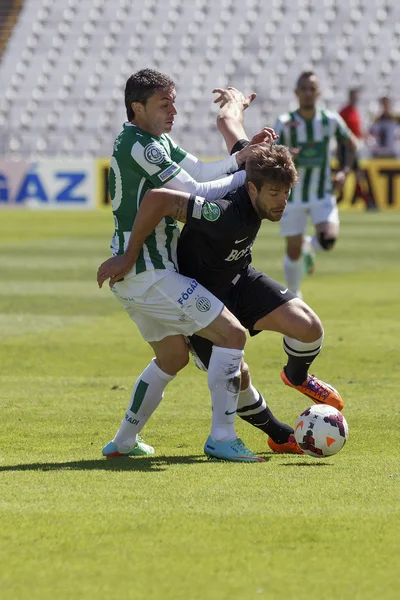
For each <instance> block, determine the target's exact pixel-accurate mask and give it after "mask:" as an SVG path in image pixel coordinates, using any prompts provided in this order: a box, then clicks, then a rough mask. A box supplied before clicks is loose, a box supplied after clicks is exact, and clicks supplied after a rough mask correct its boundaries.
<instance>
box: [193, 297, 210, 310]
mask: <svg viewBox="0 0 400 600" xmlns="http://www.w3.org/2000/svg"><path fill="white" fill-rule="evenodd" d="M196 308H197V310H199V311H200V312H207V311H209V310H210V308H211V302H210V300H209V299H208V298H206V297H205V296H201V297H200V298H198V299H197V300H196Z"/></svg>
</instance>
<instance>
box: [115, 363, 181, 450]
mask: <svg viewBox="0 0 400 600" xmlns="http://www.w3.org/2000/svg"><path fill="white" fill-rule="evenodd" d="M174 377H175V375H168V374H167V373H164V371H162V370H161V369H160V368H159V367H158V366H157V365H156V361H155V359H154V358H153V360H152V361H151V363H150V364H149V365H148V366H147V367H146V368H145V370H144V371H143V373H142V374H141V375H139V377H138V378H137V380H136V383H135V385H134V388H133V390H132V395H131V399H130V401H129V406H128V409H127V411H126V414H125V418H124V420H123V421H122V423H121V426H120V428H119V429H118V431H117V434H116V436H115V437H114V440H113V441H114V443H115V445H116V446H117V448H118V450H119V451H120V452H126V451H127V450H130V449H131V448H133V447H134V446H135V445H136V441H137V434H138V433H139V432H140V431H141V430H142V429H143V427H144V426H145V424H146V423H147V421H148V420H149V418H150V417H151V415H152V414H153V412H154V411H155V410H156V408H157V406H158V405H159V404H160V402H161V399H162V397H163V395H164V389H165V387H166V385H167V383H169V382H170V381H172V380H173V379H174Z"/></svg>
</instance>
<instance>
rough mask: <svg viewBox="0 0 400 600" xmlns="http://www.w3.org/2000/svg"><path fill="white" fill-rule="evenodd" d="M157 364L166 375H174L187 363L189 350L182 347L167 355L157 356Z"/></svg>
mask: <svg viewBox="0 0 400 600" xmlns="http://www.w3.org/2000/svg"><path fill="white" fill-rule="evenodd" d="M156 362H157V366H158V367H160V369H161V370H162V371H164V373H168V375H175V374H176V373H178V372H179V371H181V370H182V369H184V368H185V367H186V365H187V364H188V363H189V350H188V349H187V348H182V349H180V350H179V351H175V352H173V353H171V354H170V355H169V356H167V355H164V356H157V358H156Z"/></svg>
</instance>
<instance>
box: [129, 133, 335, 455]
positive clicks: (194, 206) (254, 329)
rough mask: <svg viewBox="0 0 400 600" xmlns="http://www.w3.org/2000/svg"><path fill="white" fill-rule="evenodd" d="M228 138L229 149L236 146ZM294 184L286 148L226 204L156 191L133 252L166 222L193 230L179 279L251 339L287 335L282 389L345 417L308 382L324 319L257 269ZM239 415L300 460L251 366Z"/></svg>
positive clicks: (256, 160)
mask: <svg viewBox="0 0 400 600" xmlns="http://www.w3.org/2000/svg"><path fill="white" fill-rule="evenodd" d="M220 130H221V129H220ZM221 132H222V133H223V134H225V132H224V131H222V130H221ZM224 137H225V140H226V141H227V138H229V136H225V135H224ZM236 137H238V136H236ZM231 139H232V138H231ZM234 141H235V140H234ZM236 142H237V143H236V147H232V143H231V144H228V141H227V145H228V148H229V149H230V150H231V151H236V150H237V149H238V148H240V147H242V146H243V144H245V143H246V141H241V142H239V141H238V140H236ZM229 146H230V147H229ZM234 146H235V144H234ZM295 182H296V170H295V167H294V164H293V161H292V159H291V156H290V152H289V150H288V149H287V148H285V147H284V146H277V145H275V146H271V145H265V146H264V147H258V148H257V149H255V150H254V151H253V153H252V154H251V156H250V158H248V159H247V162H246V183H245V185H244V186H242V187H241V188H239V189H238V190H237V191H236V192H233V193H232V194H229V195H228V196H227V197H226V198H224V199H221V200H216V201H213V202H207V201H205V200H204V199H203V198H199V197H195V196H189V195H188V194H185V193H182V192H178V191H172V190H151V191H149V192H148V193H147V195H146V197H145V198H144V199H143V201H142V203H141V207H140V210H139V212H138V216H137V219H136V221H135V225H134V228H133V230H132V235H131V241H130V245H132V246H134V245H135V243H136V244H137V245H138V246H140V244H141V242H142V241H144V240H145V238H146V237H147V235H148V232H150V231H151V230H152V229H153V228H154V226H155V225H156V224H157V223H158V222H159V221H160V220H161V219H162V218H163V217H164V216H165V215H169V216H171V217H173V218H175V219H177V220H178V221H181V222H184V223H186V225H185V227H184V228H183V231H182V233H181V236H180V240H179V244H178V264H179V270H180V272H181V273H183V274H184V275H186V276H190V277H192V278H193V279H195V280H196V281H199V282H200V283H201V284H202V285H204V286H205V287H206V288H207V289H209V291H211V292H212V293H213V294H214V295H215V296H217V297H218V298H219V299H220V300H222V301H223V302H224V304H225V306H226V307H227V308H228V309H229V310H230V311H231V312H232V313H233V314H234V315H235V316H236V317H237V318H238V319H239V321H240V322H241V323H242V325H243V326H244V327H246V328H247V329H248V331H249V333H250V335H251V336H253V335H257V334H258V333H259V332H260V331H263V330H270V331H276V332H279V333H281V334H283V336H284V337H283V344H284V349H285V352H286V353H287V355H288V361H287V364H286V365H285V367H284V368H283V370H282V373H281V378H282V381H283V382H284V383H285V384H286V385H288V386H291V387H294V388H296V389H297V390H299V391H300V392H302V393H303V394H305V395H306V396H308V397H309V398H311V399H312V400H313V401H314V402H316V403H323V404H330V405H332V406H334V407H335V408H338V409H339V410H341V409H342V408H343V400H342V399H341V397H340V395H339V393H338V392H337V391H336V390H335V389H334V388H332V387H331V386H330V385H328V384H326V383H324V382H323V381H321V380H319V379H317V378H316V377H314V376H313V375H309V374H308V368H309V366H310V364H311V363H312V361H313V360H314V359H315V358H316V356H317V355H318V354H319V352H320V349H321V345H322V340H323V328H322V325H321V322H320V320H319V318H318V316H317V315H316V314H315V313H314V311H312V309H311V308H310V307H308V306H307V304H305V303H304V302H303V301H302V300H300V299H299V298H297V297H296V296H295V295H294V294H293V293H292V292H290V290H288V289H287V288H284V286H283V285H281V284H279V283H277V282H275V281H273V280H272V279H271V278H269V277H268V276H267V275H265V274H264V273H261V272H260V271H257V270H256V269H254V268H253V267H252V266H251V247H252V245H253V242H254V240H255V238H256V236H257V233H258V231H259V229H260V226H261V222H262V220H263V219H266V220H269V221H275V222H276V221H279V220H280V218H281V217H282V214H283V211H284V209H285V206H286V202H287V199H288V196H289V193H290V189H291V187H292V186H293V185H294V183H295ZM131 242H132V244H131ZM127 250H128V249H127ZM119 275H121V273H119V274H118V276H119ZM190 342H191V347H192V349H193V351H194V353H195V355H197V361H196V362H197V364H198V366H201V365H204V367H205V368H207V366H208V362H209V358H210V355H211V350H212V344H211V343H210V342H208V341H207V340H205V339H204V338H200V337H198V336H192V338H191V340H190ZM237 414H238V415H239V416H240V417H241V418H243V419H244V420H246V421H248V422H249V423H251V424H252V425H254V426H256V427H257V428H259V429H261V430H262V431H264V432H265V433H267V434H268V435H269V436H270V437H269V438H268V443H269V446H270V448H271V449H272V450H273V451H275V452H291V453H294V452H301V450H300V449H299V448H298V446H297V444H296V443H295V441H294V437H293V430H292V429H291V428H290V427H289V426H287V425H285V424H282V423H279V421H277V420H276V419H275V417H274V416H273V415H272V413H271V411H270V410H269V408H268V407H267V405H266V403H265V400H264V399H263V397H262V395H261V394H260V393H259V392H258V391H257V390H256V389H255V388H254V387H253V385H252V383H251V380H250V373H249V369H248V367H247V365H246V364H245V363H243V365H242V379H241V393H240V396H239V404H238V410H237ZM271 436H272V437H271ZM272 438H273V439H272Z"/></svg>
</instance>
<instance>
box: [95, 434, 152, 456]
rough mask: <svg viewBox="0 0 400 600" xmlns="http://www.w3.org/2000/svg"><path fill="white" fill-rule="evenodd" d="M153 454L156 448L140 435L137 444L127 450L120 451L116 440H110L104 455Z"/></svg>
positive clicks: (105, 447) (104, 449)
mask: <svg viewBox="0 0 400 600" xmlns="http://www.w3.org/2000/svg"><path fill="white" fill-rule="evenodd" d="M153 454H154V448H153V447H152V446H149V445H148V444H146V442H145V441H144V440H143V439H142V438H141V437H140V436H139V435H138V438H137V442H136V446H134V447H133V448H131V449H130V450H127V451H126V452H120V451H119V450H118V448H117V446H116V445H115V444H114V442H109V443H108V444H107V445H106V446H104V448H103V456H152V455H153Z"/></svg>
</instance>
